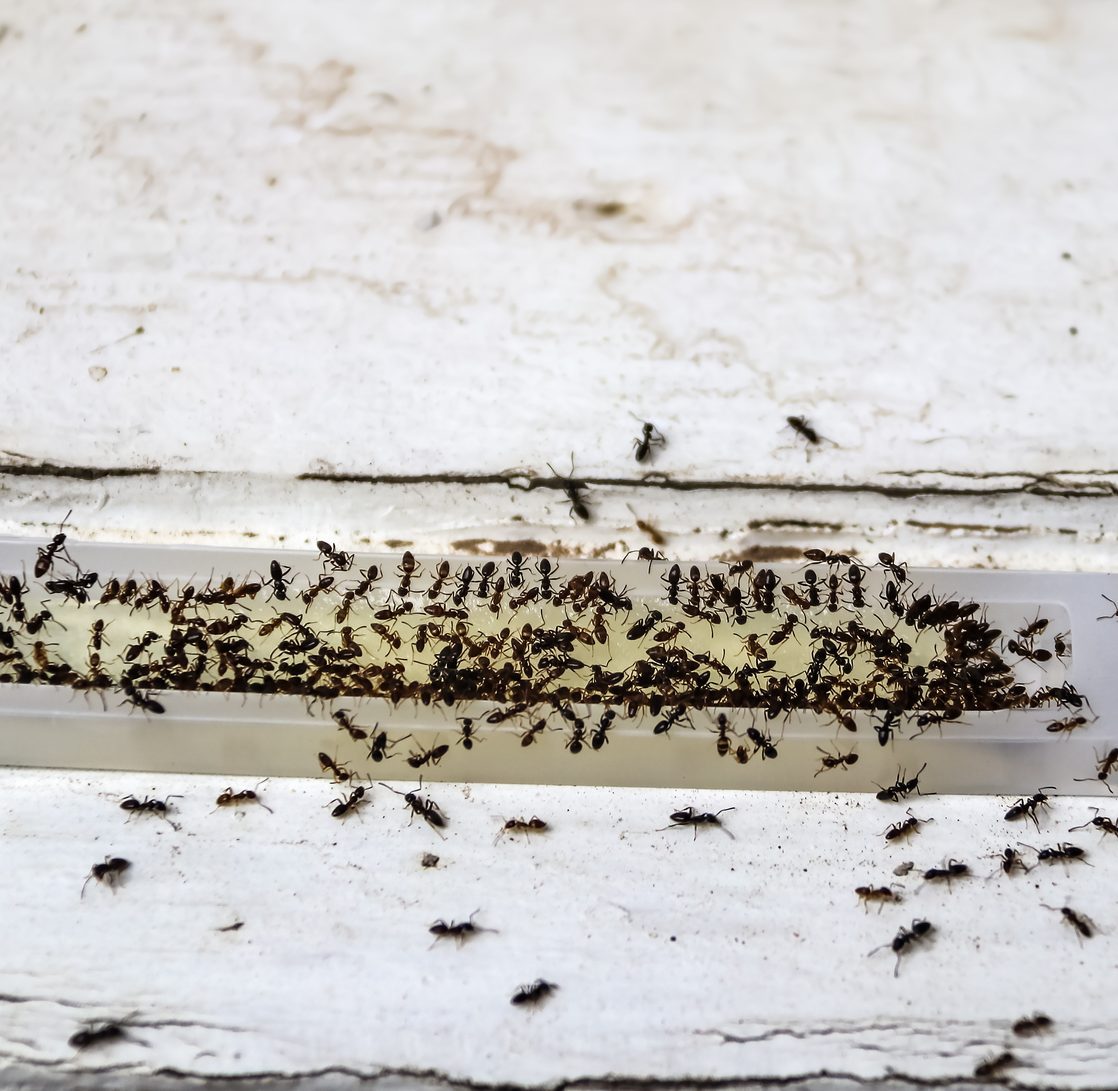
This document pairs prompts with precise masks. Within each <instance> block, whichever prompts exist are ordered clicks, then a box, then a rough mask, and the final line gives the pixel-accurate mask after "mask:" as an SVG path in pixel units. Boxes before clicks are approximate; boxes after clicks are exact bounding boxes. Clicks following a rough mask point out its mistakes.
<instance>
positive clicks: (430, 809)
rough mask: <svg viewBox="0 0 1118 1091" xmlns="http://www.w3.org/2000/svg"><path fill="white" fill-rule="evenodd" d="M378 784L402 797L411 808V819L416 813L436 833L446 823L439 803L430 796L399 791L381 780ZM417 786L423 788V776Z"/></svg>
mask: <svg viewBox="0 0 1118 1091" xmlns="http://www.w3.org/2000/svg"><path fill="white" fill-rule="evenodd" d="M380 786H381V787H382V788H387V789H388V790H389V791H390V792H396V794H397V795H398V796H402V797H403V800H404V803H405V804H406V805H407V806H408V807H409V808H410V809H411V812H412V819H413V820H414V818H415V816H416V815H419V817H420V818H422V819H423V821H424V822H426V823H427V825H428V826H431V827H432V828H433V829H434V830H435V832H436V833H439V829H440V828H441V827H443V826H445V825H446V823H447V817H446V815H445V814H443V812H442V811H441V810H440V809H439V805H438V804H437V803H436V802H435V801H434V800H433V799H430V798H427V799H424V798H423V797H422V796H421V795H420V794H419V792H418V791H416V792H400V791H397V790H396V789H395V788H393V787H392V786H391V785H389V784H385V783H384V782H383V781H381V782H380ZM419 788H420V790H422V788H423V778H422V777H421V778H420V780H419ZM409 824H410V823H409ZM439 836H440V837H442V834H441V833H439Z"/></svg>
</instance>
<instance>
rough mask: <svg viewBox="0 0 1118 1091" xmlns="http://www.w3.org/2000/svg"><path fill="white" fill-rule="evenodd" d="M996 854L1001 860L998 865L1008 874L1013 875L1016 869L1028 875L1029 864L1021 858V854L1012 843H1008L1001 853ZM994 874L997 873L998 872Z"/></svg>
mask: <svg viewBox="0 0 1118 1091" xmlns="http://www.w3.org/2000/svg"><path fill="white" fill-rule="evenodd" d="M994 855H995V857H996V858H997V859H998V860H1000V861H1001V863H1000V864H999V865H998V866H999V867H1000V868H1001V870H1002V871H1003V872H1005V874H1006V875H1012V874H1013V873H1014V872H1015V871H1023V872H1024V873H1025V874H1026V875H1028V873H1029V865H1028V864H1026V863H1025V861H1024V860H1022V859H1021V854H1020V853H1019V852H1018V851H1017V850H1016V849H1015V848H1014V847H1013V846H1012V845H1006V847H1005V848H1004V849H1002V851H1001V852H1000V853H995V854H994ZM994 874H995V875H996V874H997V872H995V873H994Z"/></svg>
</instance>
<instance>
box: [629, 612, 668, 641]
mask: <svg viewBox="0 0 1118 1091" xmlns="http://www.w3.org/2000/svg"><path fill="white" fill-rule="evenodd" d="M646 609H647V607H646ZM663 620H664V615H663V614H662V613H660V611H659V610H649V611H648V616H647V617H643V618H641V619H640V621H635V622H633V624H632V625H631V626H630V627H629V631H628V632H627V633H626V634H625V639H626V640H643V639H644V638H645V637H646V636H648V634H649V633H650V632H652V630H653V629H654V628H655V627H656V626H657V625H659V624H660V622H661V621H663Z"/></svg>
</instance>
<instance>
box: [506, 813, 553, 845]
mask: <svg viewBox="0 0 1118 1091" xmlns="http://www.w3.org/2000/svg"><path fill="white" fill-rule="evenodd" d="M548 829H550V827H549V826H548V824H547V823H546V822H545V821H544V820H543V819H542V818H537V817H536V816H535V815H532V817H531V818H529V819H528V820H527V821H525V820H524V819H523V818H510V819H509V820H508V821H507V822H506V823H505V824H504V825H503V826H502V827H501V830H500V832H499V833H498V834H497V840H496V841H494V842H493V844H496V843H497V841H500V840H501V838H502V837H503V836H504V835H505V834H506V833H522V834H524V836H525V837H527V836H528V835H529V834H532V833H545V832H546V831H547V830H548Z"/></svg>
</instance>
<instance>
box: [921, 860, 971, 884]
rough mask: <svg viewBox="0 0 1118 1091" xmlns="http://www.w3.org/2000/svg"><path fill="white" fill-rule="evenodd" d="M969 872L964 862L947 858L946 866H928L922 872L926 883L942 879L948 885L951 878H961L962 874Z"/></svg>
mask: <svg viewBox="0 0 1118 1091" xmlns="http://www.w3.org/2000/svg"><path fill="white" fill-rule="evenodd" d="M969 874H970V868H969V867H967V865H966V864H963V863H960V862H959V861H958V860H948V861H947V866H946V867H931V868H928V870H927V871H925V872H924V876H923V878H924V881H925V882H926V883H933V882H938V881H939V880H940V879H943V880H944V881H946V883H947V885H948V887H950V886H951V880H952V879H961V878H962V877H963V876H964V875H969Z"/></svg>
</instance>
